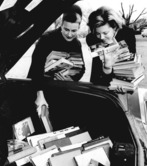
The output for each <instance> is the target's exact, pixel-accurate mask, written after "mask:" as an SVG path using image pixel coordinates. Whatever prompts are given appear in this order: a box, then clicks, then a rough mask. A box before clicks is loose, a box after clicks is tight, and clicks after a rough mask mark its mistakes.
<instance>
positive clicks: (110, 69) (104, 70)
mask: <svg viewBox="0 0 147 166" xmlns="http://www.w3.org/2000/svg"><path fill="white" fill-rule="evenodd" d="M103 72H104V73H105V74H110V73H112V67H106V66H103Z"/></svg>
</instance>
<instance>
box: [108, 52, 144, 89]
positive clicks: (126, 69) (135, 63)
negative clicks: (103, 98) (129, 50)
mask: <svg viewBox="0 0 147 166" xmlns="http://www.w3.org/2000/svg"><path fill="white" fill-rule="evenodd" d="M130 55H131V54H130ZM144 71H145V69H144V66H143V64H142V61H141V55H139V54H134V55H133V56H132V55H131V57H130V58H128V59H126V60H123V61H119V62H116V63H115V64H114V66H113V72H114V74H115V78H113V79H112V81H111V82H110V87H109V88H110V89H116V88H117V87H121V88H123V89H125V90H126V91H134V90H135V89H136V88H137V87H138V84H139V83H140V82H141V81H142V80H143V79H144V77H145V75H144Z"/></svg>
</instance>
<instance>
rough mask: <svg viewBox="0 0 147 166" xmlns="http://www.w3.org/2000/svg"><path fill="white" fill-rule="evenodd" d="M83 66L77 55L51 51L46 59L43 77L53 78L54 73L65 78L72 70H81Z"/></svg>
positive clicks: (79, 56) (80, 58)
mask: <svg viewBox="0 0 147 166" xmlns="http://www.w3.org/2000/svg"><path fill="white" fill-rule="evenodd" d="M83 65H84V62H83V59H82V57H81V55H80V54H79V53H74V52H71V53H66V52H59V51H52V52H51V53H50V54H49V55H48V57H47V58H46V63H45V68H44V71H45V75H49V76H54V74H55V73H59V74H60V75H62V76H66V75H69V71H70V70H72V69H74V70H75V69H76V70H81V68H82V66H83Z"/></svg>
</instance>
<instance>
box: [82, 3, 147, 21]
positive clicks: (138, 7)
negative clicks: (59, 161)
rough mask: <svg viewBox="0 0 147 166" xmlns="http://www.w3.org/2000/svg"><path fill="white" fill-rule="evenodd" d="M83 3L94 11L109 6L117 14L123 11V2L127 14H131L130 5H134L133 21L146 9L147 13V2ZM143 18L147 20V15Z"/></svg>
mask: <svg viewBox="0 0 147 166" xmlns="http://www.w3.org/2000/svg"><path fill="white" fill-rule="evenodd" d="M83 2H84V3H85V5H87V6H89V7H92V8H93V9H96V8H98V7H99V6H102V5H107V6H110V7H112V8H113V9H115V10H116V11H117V12H120V11H121V2H122V3H123V7H124V11H125V13H128V12H129V5H131V6H132V5H133V4H134V13H133V15H132V19H135V18H136V17H137V16H138V15H139V14H140V13H141V11H142V10H143V9H144V8H146V9H145V12H147V0H83ZM143 17H146V18H147V14H145V15H143Z"/></svg>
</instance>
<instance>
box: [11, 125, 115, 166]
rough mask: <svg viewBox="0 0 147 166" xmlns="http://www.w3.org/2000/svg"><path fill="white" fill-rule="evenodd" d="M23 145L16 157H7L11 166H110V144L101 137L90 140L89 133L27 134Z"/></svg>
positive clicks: (72, 129)
mask: <svg viewBox="0 0 147 166" xmlns="http://www.w3.org/2000/svg"><path fill="white" fill-rule="evenodd" d="M24 145H25V148H24ZM22 146H23V148H22V147H21V150H17V151H16V150H15V151H16V152H15V155H12V154H11V158H10V157H8V159H9V162H10V163H14V162H15V165H17V166H22V165H25V164H31V165H34V166H46V165H52V166H85V165H89V164H90V163H92V164H94V163H95V164H96V165H98V164H100V165H104V166H110V160H109V150H110V148H112V146H113V143H112V141H111V140H110V138H109V137H103V136H102V137H99V138H96V139H94V140H92V138H91V136H90V134H89V132H88V131H86V130H83V129H80V128H79V127H78V126H76V127H74V126H71V127H68V128H65V129H62V130H58V131H54V132H49V133H42V134H38V135H32V136H31V135H30V136H28V137H27V139H26V143H25V144H24V143H23V145H22ZM11 153H12V152H11ZM16 154H17V155H16Z"/></svg>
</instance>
